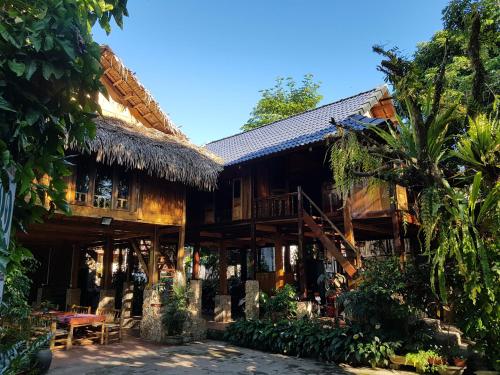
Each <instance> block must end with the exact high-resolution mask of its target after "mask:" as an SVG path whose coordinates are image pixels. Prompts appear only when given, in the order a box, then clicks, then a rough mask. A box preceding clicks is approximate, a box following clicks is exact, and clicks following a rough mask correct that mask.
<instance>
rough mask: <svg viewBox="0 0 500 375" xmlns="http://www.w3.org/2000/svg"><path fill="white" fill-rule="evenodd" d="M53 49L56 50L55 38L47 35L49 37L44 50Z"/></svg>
mask: <svg viewBox="0 0 500 375" xmlns="http://www.w3.org/2000/svg"><path fill="white" fill-rule="evenodd" d="M52 48H54V38H52V36H51V35H47V36H45V41H44V44H43V50H44V51H50V50H51V49H52Z"/></svg>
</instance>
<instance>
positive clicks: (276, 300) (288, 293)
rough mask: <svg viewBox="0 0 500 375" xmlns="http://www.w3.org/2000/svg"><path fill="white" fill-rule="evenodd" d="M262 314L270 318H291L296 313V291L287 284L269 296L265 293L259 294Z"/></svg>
mask: <svg viewBox="0 0 500 375" xmlns="http://www.w3.org/2000/svg"><path fill="white" fill-rule="evenodd" d="M260 308H261V312H262V316H263V317H265V318H267V319H271V320H280V319H287V318H293V317H295V316H296V315H297V292H296V291H295V288H294V287H293V286H291V285H289V284H285V286H284V287H283V288H281V289H279V290H277V291H276V294H275V295H274V296H273V297H271V298H269V296H268V295H267V294H266V293H261V294H260Z"/></svg>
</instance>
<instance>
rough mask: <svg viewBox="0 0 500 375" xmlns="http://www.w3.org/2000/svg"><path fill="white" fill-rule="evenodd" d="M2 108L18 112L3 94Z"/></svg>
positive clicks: (0, 106) (0, 101) (0, 104)
mask: <svg viewBox="0 0 500 375" xmlns="http://www.w3.org/2000/svg"><path fill="white" fill-rule="evenodd" d="M0 109H3V110H4V111H10V112H16V110H15V109H14V108H12V106H11V105H10V103H9V102H8V101H7V100H5V99H4V98H3V97H2V96H0Z"/></svg>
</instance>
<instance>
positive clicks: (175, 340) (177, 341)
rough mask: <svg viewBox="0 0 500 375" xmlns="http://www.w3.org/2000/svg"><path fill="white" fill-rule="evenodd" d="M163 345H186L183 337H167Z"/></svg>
mask: <svg viewBox="0 0 500 375" xmlns="http://www.w3.org/2000/svg"><path fill="white" fill-rule="evenodd" d="M163 343H164V344H167V345H182V344H183V343H184V337H183V336H182V335H175V336H165V338H164V339H163Z"/></svg>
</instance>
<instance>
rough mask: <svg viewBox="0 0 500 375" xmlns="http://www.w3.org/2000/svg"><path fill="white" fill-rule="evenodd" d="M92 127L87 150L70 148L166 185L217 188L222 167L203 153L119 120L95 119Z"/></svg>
mask: <svg viewBox="0 0 500 375" xmlns="http://www.w3.org/2000/svg"><path fill="white" fill-rule="evenodd" d="M95 123H96V137H95V138H94V139H89V140H87V141H86V147H80V148H78V147H75V146H74V145H73V147H71V148H73V149H76V151H80V152H87V153H89V152H90V153H92V154H95V155H96V159H97V161H99V162H103V163H105V164H108V165H111V164H113V163H117V164H118V165H122V166H124V167H126V168H131V169H137V170H143V171H146V172H147V173H148V174H150V175H152V176H156V177H160V178H165V179H167V180H169V181H176V182H181V183H184V184H187V185H191V186H194V187H197V188H201V189H207V190H212V189H215V187H216V186H217V176H218V174H219V172H221V171H222V163H221V161H220V160H219V159H218V158H217V157H216V156H214V155H213V154H211V153H210V152H209V151H207V150H206V149H204V148H201V147H197V146H195V145H193V144H191V143H190V142H189V141H187V140H186V139H180V138H179V137H178V136H173V135H170V134H165V133H163V132H161V131H158V130H156V129H153V128H147V127H145V126H143V125H142V124H139V123H136V124H131V123H129V122H126V121H124V120H121V119H118V118H112V117H98V118H97V119H96V120H95Z"/></svg>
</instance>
